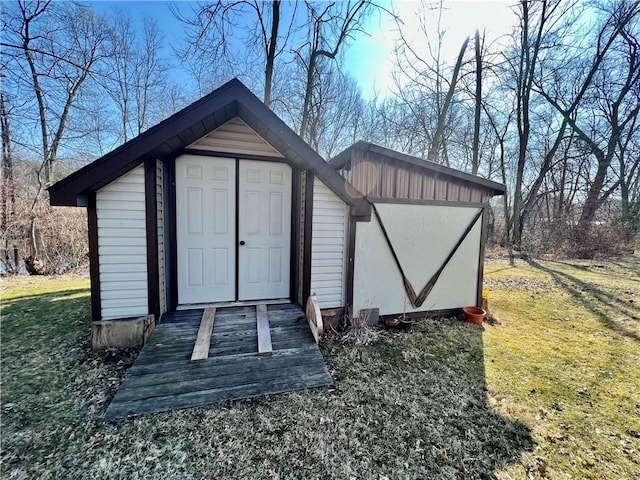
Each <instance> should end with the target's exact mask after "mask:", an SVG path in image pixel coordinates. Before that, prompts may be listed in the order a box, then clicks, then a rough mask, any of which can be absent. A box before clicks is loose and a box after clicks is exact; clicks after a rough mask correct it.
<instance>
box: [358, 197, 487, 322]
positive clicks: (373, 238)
mask: <svg viewBox="0 0 640 480" xmlns="http://www.w3.org/2000/svg"><path fill="white" fill-rule="evenodd" d="M376 207H377V209H378V211H379V213H380V216H381V218H382V222H383V223H384V226H385V229H386V231H387V233H388V235H389V238H390V239H391V243H392V244H393V246H394V250H395V252H396V254H397V255H398V258H399V260H400V264H401V265H402V267H403V269H404V271H405V274H406V275H407V278H408V279H409V281H410V282H411V284H412V285H413V288H414V290H415V292H416V294H417V295H418V294H419V293H420V291H421V290H422V288H424V286H425V285H426V283H427V282H428V281H429V279H430V278H431V277H432V276H433V274H434V273H435V272H436V271H437V270H438V268H439V267H440V266H441V265H442V263H443V261H444V260H445V259H446V257H447V256H448V254H449V252H450V251H451V250H452V248H453V247H454V246H455V244H456V243H457V241H458V239H459V238H460V237H461V236H462V234H463V233H464V231H465V229H466V227H467V225H469V223H471V221H472V220H473V217H474V216H475V215H476V214H477V213H478V208H475V207H458V206H432V205H401V204H382V203H380V204H376ZM481 232H482V218H480V219H479V220H478V221H477V222H476V224H475V226H474V227H473V229H472V230H471V232H470V233H469V235H467V237H466V239H465V241H464V242H463V243H462V245H461V246H460V248H458V251H457V252H456V254H455V255H454V256H453V258H452V259H451V261H450V262H449V264H448V265H447V267H446V268H445V270H444V271H443V272H442V274H441V275H440V278H439V279H438V282H437V283H436V285H435V287H434V288H433V290H432V291H431V293H430V295H429V296H428V297H427V299H426V300H425V302H424V304H423V305H422V306H421V307H419V308H415V309H414V308H412V307H411V304H410V303H409V300H408V298H407V295H406V292H405V289H404V286H403V282H402V276H401V274H400V272H399V271H398V268H397V266H396V264H395V262H394V260H393V256H392V254H391V251H390V250H389V248H388V246H387V242H386V240H385V239H384V235H383V233H382V230H381V228H380V225H379V223H378V221H377V219H376V217H375V215H372V217H371V221H370V222H358V223H357V226H356V251H355V265H354V292H353V297H354V298H353V303H354V305H353V310H354V312H356V313H357V312H359V311H360V309H362V308H371V307H378V308H380V314H382V315H386V314H392V313H402V312H407V313H408V312H414V311H428V310H443V309H450V308H459V307H463V306H465V305H475V303H476V295H477V284H478V267H479V258H480V238H481Z"/></svg>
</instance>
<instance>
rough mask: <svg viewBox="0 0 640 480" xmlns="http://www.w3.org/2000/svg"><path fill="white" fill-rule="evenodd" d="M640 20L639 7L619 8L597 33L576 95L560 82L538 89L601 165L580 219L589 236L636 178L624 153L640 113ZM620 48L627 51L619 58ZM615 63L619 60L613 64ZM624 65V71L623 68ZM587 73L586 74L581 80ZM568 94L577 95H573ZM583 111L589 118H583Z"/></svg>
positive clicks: (630, 4)
mask: <svg viewBox="0 0 640 480" xmlns="http://www.w3.org/2000/svg"><path fill="white" fill-rule="evenodd" d="M639 16H640V2H637V1H636V2H620V3H618V4H616V5H614V7H613V9H612V10H611V12H610V13H609V14H608V16H607V19H606V21H605V22H604V24H603V25H602V27H601V28H600V30H599V32H598V35H597V38H596V45H595V51H594V53H593V59H592V60H591V61H590V62H589V64H587V65H586V68H585V65H584V64H583V62H581V61H580V65H579V66H578V68H576V69H575V70H574V71H575V72H576V73H577V78H575V77H574V78H572V79H571V82H572V84H573V85H572V87H571V89H570V90H569V91H567V90H568V89H564V90H560V88H561V86H562V84H560V83H559V82H555V83H554V84H553V85H552V87H551V88H545V87H544V86H543V85H540V87H539V89H538V91H539V92H540V93H541V94H542V95H543V96H544V98H545V99H546V100H547V101H548V102H549V103H550V104H551V105H552V106H553V107H554V108H555V109H556V110H557V111H558V113H560V115H562V118H563V119H564V121H565V122H566V123H568V125H569V126H570V127H571V129H572V130H573V131H574V132H575V134H576V135H577V137H578V139H579V140H580V141H581V142H582V143H583V144H584V146H585V147H586V149H587V150H588V151H589V152H590V154H591V155H593V156H594V157H595V159H596V162H597V166H596V171H595V175H594V176H593V179H592V180H591V181H590V184H589V187H588V191H587V194H586V199H585V202H584V205H583V207H582V213H581V215H580V226H581V230H582V231H583V233H584V232H588V230H589V226H590V224H591V222H592V221H593V219H594V217H595V214H596V211H597V210H598V208H599V207H600V206H601V205H602V203H603V202H604V201H605V200H606V199H607V198H609V196H610V195H612V194H613V193H614V192H615V191H616V190H618V188H619V187H620V186H621V183H622V182H624V181H625V180H623V177H626V175H627V173H631V174H632V175H634V173H635V171H636V170H637V168H638V167H637V161H635V159H634V161H632V164H631V168H630V169H629V171H628V172H627V171H626V162H625V161H624V157H625V154H624V147H625V144H626V145H628V143H627V139H629V137H630V136H631V135H633V134H634V131H635V129H634V128H632V127H634V126H635V124H636V121H637V118H638V113H639V112H640V102H639V101H638V89H639V87H638V85H640V44H639V42H638V39H637V38H636V35H635V31H637V30H635V29H634V27H637V24H638V17H639ZM634 30H635V31H634ZM617 42H619V43H620V46H621V50H622V51H621V52H618V54H617V55H616V52H615V46H616V43H617ZM610 57H612V58H613V59H614V60H613V61H609V59H610ZM582 58H583V57H582ZM582 58H581V60H582ZM621 65H622V66H624V67H623V68H624V70H623V69H621V68H620V66H621ZM583 71H584V72H586V73H584V74H582V72H583ZM567 72H569V70H565V75H566V73H567ZM590 90H594V91H595V92H596V94H595V98H596V99H597V100H596V102H597V107H594V106H593V104H591V102H589V101H588V100H589V98H588V97H589V91H590ZM569 92H575V93H573V95H570V94H568V93H569ZM559 93H563V94H564V95H560V94H559ZM567 94H568V95H567ZM565 99H566V100H565ZM581 110H584V111H585V114H582V115H580V114H579V112H580V111H581ZM598 110H599V111H600V112H599V114H598ZM594 121H595V122H597V123H594ZM616 157H618V159H619V160H620V159H622V162H621V163H620V167H621V169H620V170H619V172H618V179H617V180H616V181H614V182H611V183H610V184H609V185H607V175H608V173H609V171H610V169H611V166H612V163H613V161H614V160H615V159H616ZM634 164H635V166H634ZM620 174H621V175H620Z"/></svg>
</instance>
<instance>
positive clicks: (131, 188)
mask: <svg viewBox="0 0 640 480" xmlns="http://www.w3.org/2000/svg"><path fill="white" fill-rule="evenodd" d="M145 212H146V209H145V188H144V167H143V166H139V167H137V168H135V169H133V170H131V171H130V172H128V173H126V174H125V175H123V176H121V177H119V178H117V179H116V180H114V181H113V182H111V183H110V184H108V185H107V186H105V187H104V188H102V189H101V190H99V191H98V192H97V193H96V216H97V223H98V263H99V265H100V297H101V308H102V319H103V320H112V319H116V318H124V317H135V316H140V315H146V314H147V313H148V304H147V239H146V221H145ZM136 274H137V275H136Z"/></svg>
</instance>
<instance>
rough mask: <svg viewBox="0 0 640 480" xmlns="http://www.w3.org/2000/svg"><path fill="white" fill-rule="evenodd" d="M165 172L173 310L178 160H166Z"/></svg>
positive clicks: (173, 304) (172, 303)
mask: <svg viewBox="0 0 640 480" xmlns="http://www.w3.org/2000/svg"><path fill="white" fill-rule="evenodd" d="M165 174H166V175H167V182H168V186H169V188H168V189H167V199H168V200H169V201H168V207H169V208H168V209H167V210H168V211H167V218H168V219H169V222H168V224H169V235H168V236H169V245H168V248H167V246H165V251H168V252H169V255H168V258H169V264H168V267H169V268H168V269H167V270H168V271H167V273H166V275H167V278H168V279H169V280H170V290H169V292H170V293H169V300H170V301H169V305H167V309H168V310H169V311H173V310H175V309H176V308H177V307H178V227H177V218H176V160H175V158H174V159H172V160H171V161H168V162H165Z"/></svg>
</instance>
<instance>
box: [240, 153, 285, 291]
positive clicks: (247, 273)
mask: <svg viewBox="0 0 640 480" xmlns="http://www.w3.org/2000/svg"><path fill="white" fill-rule="evenodd" d="M239 175H240V179H239V182H238V184H239V202H238V206H239V216H238V221H239V226H238V235H239V251H238V255H239V262H238V267H239V268H238V275H239V278H238V293H239V297H240V298H239V299H240V300H258V299H266V298H287V297H289V276H290V270H289V265H290V262H289V258H290V254H291V167H289V166H288V165H286V164H283V163H275V162H258V161H253V160H240V170H239Z"/></svg>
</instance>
